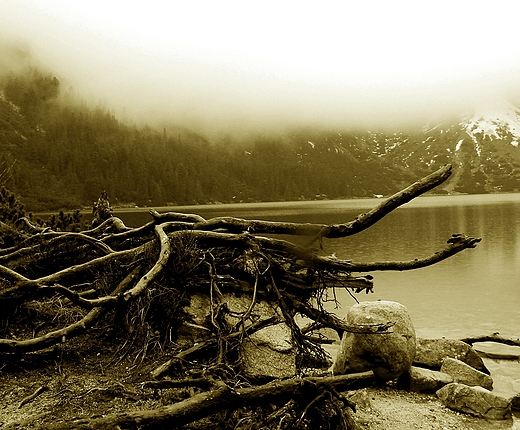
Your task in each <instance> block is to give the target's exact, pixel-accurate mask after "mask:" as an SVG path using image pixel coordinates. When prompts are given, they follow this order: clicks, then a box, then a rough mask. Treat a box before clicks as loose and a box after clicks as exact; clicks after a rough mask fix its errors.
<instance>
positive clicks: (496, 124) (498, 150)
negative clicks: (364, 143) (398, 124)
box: [370, 103, 520, 193]
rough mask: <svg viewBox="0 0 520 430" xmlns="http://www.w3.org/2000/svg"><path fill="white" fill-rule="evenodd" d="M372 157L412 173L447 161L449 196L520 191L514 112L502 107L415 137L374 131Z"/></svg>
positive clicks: (519, 126) (519, 135)
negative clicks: (450, 175) (450, 173)
mask: <svg viewBox="0 0 520 430" xmlns="http://www.w3.org/2000/svg"><path fill="white" fill-rule="evenodd" d="M370 140H372V143H373V145H374V148H375V149H374V151H375V152H376V153H377V155H378V157H380V158H382V159H385V160H386V161H389V162H392V163H394V164H397V165H401V166H403V167H406V168H407V169H412V170H415V171H418V172H422V171H423V170H424V171H426V170H431V169H432V168H434V167H437V166H440V165H443V164H446V163H451V164H453V166H454V171H455V174H454V175H453V178H452V179H451V180H450V181H449V182H448V183H447V184H445V185H444V187H443V188H444V190H445V191H446V192H449V193H457V192H460V193H483V192H514V191H520V145H519V143H520V109H518V108H517V107H516V106H514V105H512V104H510V103H508V104H503V105H501V106H496V105H495V106H493V107H492V108H488V109H484V110H478V111H475V112H472V113H470V114H469V115H467V116H465V117H463V118H462V119H455V120H451V121H446V122H444V123H442V124H436V125H435V126H427V127H424V128H423V129H422V131H421V132H420V133H416V134H405V133H394V134H392V135H387V134H383V133H379V134H377V133H374V134H372V135H371V137H370Z"/></svg>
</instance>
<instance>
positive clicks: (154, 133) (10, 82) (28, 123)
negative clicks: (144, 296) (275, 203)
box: [0, 69, 415, 211]
mask: <svg viewBox="0 0 520 430" xmlns="http://www.w3.org/2000/svg"><path fill="white" fill-rule="evenodd" d="M0 88H1V92H0V156H1V158H0V161H1V163H2V166H3V169H9V172H8V179H7V182H6V183H5V185H6V186H7V187H8V188H9V189H11V190H12V191H14V192H15V193H16V194H18V195H19V196H20V198H21V200H22V201H23V202H24V203H25V205H26V208H27V209H28V210H32V211H38V210H56V209H62V208H63V209H72V208H78V207H89V206H91V205H92V202H93V201H94V200H95V199H97V197H98V196H99V194H100V192H101V190H103V189H106V190H107V192H108V194H109V196H110V200H111V203H112V204H113V205H124V204H137V205H140V206H142V205H156V206H158V205H166V204H193V203H209V202H216V201H219V202H236V201H268V200H296V199H313V198H316V197H319V198H323V197H324V196H327V197H328V198H340V197H345V198H349V197H363V196H373V195H375V194H389V193H391V192H394V191H396V190H398V189H399V188H400V187H402V186H403V184H406V183H408V182H409V181H410V180H412V179H414V178H415V176H414V175H413V172H409V171H406V170H405V169H402V168H397V167H394V166H393V165H392V164H390V163H388V164H386V163H385V162H382V161H381V160H380V159H379V157H377V155H376V154H374V153H373V152H372V149H371V148H370V147H368V146H367V145H366V144H364V143H363V139H358V138H356V137H355V136H354V135H345V136H342V135H341V134H340V133H337V132H336V133H333V132H329V133H323V132H318V131H315V130H314V131H313V130H307V131H301V130H300V131H298V132H295V133H291V134H288V135H285V136H280V137H276V138H273V137H265V136H259V135H256V136H250V137H248V138H247V139H244V140H243V141H241V142H238V143H237V142H233V143H229V142H228V141H227V140H225V139H220V140H218V141H216V142H210V141H208V140H207V139H205V138H204V137H202V136H201V135H198V134H197V133H196V132H194V131H190V130H188V129H186V128H182V127H178V126H171V127H167V128H163V129H162V130H156V129H153V128H151V127H147V126H144V127H142V126H136V125H130V124H125V123H122V122H121V121H120V120H118V118H116V117H115V116H114V115H113V114H112V113H111V112H110V111H109V110H108V109H107V108H104V107H96V108H92V107H89V106H87V104H85V103H84V102H81V101H78V100H77V98H75V97H73V96H72V95H70V94H67V93H66V92H65V93H64V91H62V89H61V88H60V82H59V81H58V79H56V78H55V77H54V76H52V75H46V74H43V73H41V72H40V71H38V70H36V69H30V70H28V71H26V72H25V73H23V74H17V75H14V74H10V75H8V76H5V77H4V78H3V79H2V81H1V87H0ZM174 122H175V118H172V124H174Z"/></svg>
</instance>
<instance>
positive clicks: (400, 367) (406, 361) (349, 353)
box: [332, 301, 415, 380]
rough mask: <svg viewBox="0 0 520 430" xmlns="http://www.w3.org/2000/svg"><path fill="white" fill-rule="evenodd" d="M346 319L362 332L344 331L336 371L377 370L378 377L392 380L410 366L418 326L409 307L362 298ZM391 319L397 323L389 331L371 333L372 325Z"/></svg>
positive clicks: (334, 366)
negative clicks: (368, 300) (364, 300)
mask: <svg viewBox="0 0 520 430" xmlns="http://www.w3.org/2000/svg"><path fill="white" fill-rule="evenodd" d="M346 320H347V323H348V324H349V325H350V326H353V327H357V328H359V329H360V331H361V333H350V332H345V333H344V335H343V337H342V339H341V345H340V349H339V351H338V354H337V357H336V361H335V362H334V365H333V368H332V371H333V373H335V374H341V373H352V372H363V371H366V370H373V371H374V373H375V375H376V376H377V377H379V378H381V379H385V380H391V379H395V378H397V377H399V376H400V375H401V374H403V373H404V372H406V371H407V370H408V369H410V366H411V364H412V361H413V359H414V357H415V329H414V327H413V324H412V320H411V319H410V316H409V314H408V310H407V309H406V307H404V306H403V305H401V304H400V303H396V302H389V301H373V302H362V303H358V304H356V305H354V306H352V307H351V308H350V309H349V311H348V313H347V317H346ZM389 322H390V323H393V324H394V325H393V326H392V327H391V328H390V330H389V333H381V334H376V333H368V330H367V328H368V327H370V326H371V327H372V328H373V326H374V325H377V324H387V323H389ZM364 327H366V328H365V329H364Z"/></svg>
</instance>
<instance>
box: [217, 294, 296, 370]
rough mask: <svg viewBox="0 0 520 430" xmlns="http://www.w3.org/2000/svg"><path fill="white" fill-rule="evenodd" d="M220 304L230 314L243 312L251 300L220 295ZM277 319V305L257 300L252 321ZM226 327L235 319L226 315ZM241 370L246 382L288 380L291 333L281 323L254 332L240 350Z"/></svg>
mask: <svg viewBox="0 0 520 430" xmlns="http://www.w3.org/2000/svg"><path fill="white" fill-rule="evenodd" d="M222 301H223V302H226V303H227V306H228V309H229V310H230V311H231V312H233V313H241V312H242V313H243V312H245V311H246V310H247V309H248V308H249V306H250V304H251V296H249V295H246V294H224V295H223V297H222ZM272 316H278V317H280V319H283V316H282V312H281V310H280V308H279V307H278V305H276V304H275V303H270V302H267V301H264V300H259V301H258V302H257V303H256V304H255V307H254V309H253V315H252V318H254V320H257V319H265V318H270V317H272ZM226 319H227V321H228V323H229V324H230V325H234V324H236V323H238V322H239V320H240V319H239V318H237V317H232V316H230V315H228V316H227V317H226ZM239 352H240V359H241V370H242V372H243V374H244V376H246V377H247V378H251V379H266V378H267V379H271V378H290V377H292V376H294V375H296V372H297V368H296V352H297V351H296V348H295V346H294V344H293V338H292V331H291V329H290V327H289V326H288V325H287V324H285V323H280V324H276V325H272V326H268V327H265V328H263V329H261V330H258V331H256V332H254V333H252V334H251V335H250V336H248V337H247V338H246V339H244V340H243V342H242V344H241V346H240V351H239Z"/></svg>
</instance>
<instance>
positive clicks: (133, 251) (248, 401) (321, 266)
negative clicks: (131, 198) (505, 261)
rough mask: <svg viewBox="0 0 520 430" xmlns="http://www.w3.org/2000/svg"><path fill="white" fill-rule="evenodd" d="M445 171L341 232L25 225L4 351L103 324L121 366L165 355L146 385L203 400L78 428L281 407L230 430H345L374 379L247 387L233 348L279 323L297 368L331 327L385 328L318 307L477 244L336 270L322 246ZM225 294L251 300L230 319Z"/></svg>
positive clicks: (230, 221)
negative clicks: (206, 308)
mask: <svg viewBox="0 0 520 430" xmlns="http://www.w3.org/2000/svg"><path fill="white" fill-rule="evenodd" d="M450 174H451V166H445V167H443V168H441V169H440V170H438V171H436V172H434V173H433V174H431V175H429V176H427V177H425V178H423V179H421V180H419V181H417V182H416V183H414V184H412V185H411V186H409V187H408V188H406V189H404V190H402V191H400V192H399V193H397V194H395V195H393V196H392V197H390V198H388V199H387V200H385V201H383V202H382V203H381V204H380V205H379V206H377V207H376V208H374V209H373V210H371V211H369V212H367V213H365V214H362V215H360V216H358V217H357V218H356V219H355V220H353V221H351V222H348V223H345V224H335V225H319V224H299V223H282V222H269V221H257V220H254V221H250V220H244V219H238V218H229V217H221V218H213V219H209V220H206V219H204V218H202V217H200V216H198V215H190V214H180V213H173V212H168V213H158V212H156V211H154V210H152V211H150V214H151V216H152V218H153V219H152V221H151V222H149V223H148V224H146V225H143V226H141V227H139V228H128V227H126V226H125V225H124V224H123V222H122V221H121V220H120V219H118V218H116V217H111V218H109V219H108V220H106V221H105V222H103V223H102V224H101V225H99V226H97V227H96V228H94V229H92V230H88V231H83V232H81V233H63V232H54V231H50V230H45V229H41V228H37V227H35V226H33V225H31V223H30V222H29V221H28V220H22V221H21V222H23V223H24V229H25V230H24V233H23V234H22V235H20V237H19V243H18V244H17V245H16V246H14V247H12V248H9V249H3V250H1V251H0V264H1V266H0V279H1V284H0V308H1V309H0V311H1V312H0V315H1V320H0V335H3V338H2V339H0V353H2V354H4V355H12V354H20V353H29V352H35V351H41V350H44V349H46V348H49V347H53V346H56V345H61V344H63V343H64V342H67V341H69V340H70V339H72V338H73V337H75V336H78V335H84V336H88V335H89V332H90V331H91V330H92V328H93V327H95V326H96V324H99V323H100V321H101V320H103V321H104V324H107V327H111V328H107V330H109V329H112V330H115V331H117V332H118V333H124V336H119V337H118V339H122V340H121V342H120V345H119V354H118V356H119V359H122V358H123V357H124V356H125V355H127V354H129V353H130V352H131V353H132V355H133V356H134V357H135V358H134V364H135V365H136V366H138V365H139V364H140V363H141V362H143V360H144V359H145V358H146V356H147V355H148V354H150V353H151V352H152V351H155V352H156V351H162V356H165V357H166V358H167V359H166V358H165V359H164V362H163V363H162V364H160V365H159V366H157V367H154V368H153V369H150V370H151V376H152V377H153V379H155V380H156V382H155V384H159V385H154V383H152V382H150V383H149V387H150V388H153V387H155V389H157V387H158V386H160V383H165V385H163V386H162V387H166V386H167V384H170V385H172V384H173V385H175V384H179V385H181V386H197V387H198V389H200V390H202V391H201V392H200V393H199V394H197V395H194V396H193V397H191V398H189V399H187V400H184V401H182V402H180V403H177V404H174V405H171V407H168V408H167V409H164V410H154V411H140V412H139V413H138V412H136V413H134V414H122V415H121V416H120V415H117V416H111V417H105V419H104V420H102V421H100V420H98V421H96V420H92V421H91V422H90V421H89V422H86V423H83V424H82V425H84V426H85V428H118V427H117V426H121V425H129V423H134V425H139V426H141V427H140V428H145V427H146V426H148V427H149V428H152V427H153V425H158V424H157V423H158V422H160V423H162V424H164V423H166V422H170V423H171V422H175V423H176V425H181V423H182V424H186V423H189V422H191V421H195V420H198V419H200V418H201V417H203V416H205V415H208V414H212V413H216V412H217V411H222V410H227V411H228V412H229V411H233V410H236V409H238V408H243V407H249V408H251V410H257V409H258V408H260V407H261V406H262V405H266V404H276V405H278V407H277V408H276V409H275V410H272V409H271V410H270V411H269V413H266V412H265V411H264V413H263V415H262V416H261V417H259V418H258V420H257V422H256V424H251V425H249V426H246V421H247V420H244V422H243V425H242V427H240V426H238V424H237V427H236V428H261V427H259V426H258V423H262V426H263V427H262V428H271V427H272V428H294V426H296V427H298V426H302V428H303V425H304V423H305V425H307V426H309V425H310V426H311V427H312V428H318V427H316V426H315V424H316V423H317V422H318V421H319V422H321V423H324V422H327V423H329V424H328V426H329V427H321V428H353V426H354V424H353V421H352V419H351V418H352V417H351V412H348V411H351V408H352V405H351V404H350V403H349V401H348V400H347V399H345V398H344V397H343V396H342V395H341V394H340V393H339V392H338V390H339V389H340V388H345V387H346V386H348V385H349V384H350V383H351V382H352V381H353V380H355V381H360V380H361V381H363V380H366V379H369V380H370V379H371V378H373V376H372V375H368V376H367V375H361V376H359V377H358V378H357V379H356V377H350V379H349V377H337V378H318V379H312V378H311V379H309V378H300V379H291V380H288V381H283V382H276V381H275V382H271V383H270V384H267V385H259V386H250V385H248V384H249V383H248V384H246V382H245V380H244V378H243V377H241V375H240V360H239V356H238V354H237V350H238V348H239V345H241V343H242V342H243V341H244V339H247V338H248V336H250V335H251V334H252V333H254V332H255V331H258V330H260V329H261V328H264V327H266V326H269V325H273V324H278V323H280V322H284V323H285V324H286V325H287V326H288V327H289V328H290V330H291V332H292V339H293V342H294V345H295V346H296V348H297V350H298V354H299V357H300V360H299V361H298V363H300V366H301V367H303V364H302V363H304V362H305V359H304V357H308V356H309V355H311V356H319V355H320V354H321V353H323V350H322V348H321V346H320V343H319V342H320V340H319V339H317V338H316V336H312V331H313V330H316V329H319V328H323V327H330V328H332V329H334V330H336V331H337V332H338V334H340V335H341V334H342V333H343V332H344V331H346V330H347V331H348V330H356V331H360V330H361V331H363V330H365V331H367V332H370V330H384V329H386V328H387V327H349V326H348V325H347V324H346V323H345V322H344V321H343V320H341V319H339V318H338V317H336V316H335V315H334V314H331V313H328V312H326V311H325V310H324V308H323V306H322V303H323V300H324V297H325V295H326V292H327V290H330V289H334V288H345V289H347V290H349V291H350V292H355V293H359V292H362V291H365V292H367V293H368V292H370V291H372V288H373V283H372V277H371V276H370V275H362V273H366V272H369V271H374V270H408V269H414V268H419V267H424V266H427V265H431V264H434V263H437V262H438V261H441V260H443V259H446V258H448V257H450V256H452V255H454V254H456V253H458V252H460V251H462V250H464V249H466V248H473V247H475V246H476V244H477V242H479V241H480V239H476V238H472V237H467V236H465V235H461V234H457V235H453V236H452V237H451V238H450V239H449V240H448V243H447V246H446V247H445V248H444V249H442V250H440V251H438V252H436V253H434V254H432V255H431V256H427V257H425V258H419V259H414V260H412V261H396V262H388V261H385V262H369V263H355V262H352V261H348V260H341V259H337V258H335V257H334V256H323V255H320V253H319V248H320V246H318V245H320V244H321V240H322V239H323V238H340V237H345V236H349V235H353V234H356V233H358V232H360V231H362V230H364V229H366V228H368V227H370V226H371V225H373V224H374V223H376V222H377V221H378V220H380V219H381V218H382V217H384V216H385V215H387V214H388V213H390V212H391V211H393V210H394V209H396V208H397V207H399V206H401V205H402V204H404V203H406V202H409V201H410V200H412V199H413V198H415V197H417V196H419V195H421V194H423V193H424V192H426V191H428V190H430V189H432V188H434V187H435V186H437V185H439V184H440V183H442V182H443V181H445V180H446V179H447V178H448V177H449V176H450ZM277 235H293V236H306V237H308V240H307V243H306V245H296V244H294V243H291V242H289V241H287V240H281V239H279V238H277V237H276V236H277ZM229 292H232V293H240V294H242V295H245V296H246V297H248V300H249V304H248V306H247V307H246V308H245V309H244V310H242V311H241V312H238V313H237V312H234V311H232V310H230V309H229V307H228V306H227V303H226V301H225V294H226V293H229ZM194 294H203V295H205V296H206V297H208V299H209V301H210V317H209V318H208V321H206V323H205V324H199V325H198V326H197V324H191V325H192V326H197V327H195V328H196V329H198V330H200V331H202V332H204V333H205V337H204V340H202V341H200V342H198V343H196V344H193V345H182V343H180V342H178V331H179V328H180V327H181V326H182V325H183V324H184V323H186V315H185V313H184V312H183V309H184V308H185V307H186V305H187V304H188V303H189V300H190V298H191V297H193V295H194ZM261 300H267V301H268V302H270V303H276V305H277V306H278V307H279V310H280V312H279V313H278V314H277V315H276V316H274V317H273V316H271V317H269V318H258V316H257V315H256V312H255V309H256V307H257V306H258V303H259V302H260V301H261ZM297 315H303V316H305V317H307V318H309V319H310V320H312V324H310V325H309V326H307V327H305V328H303V329H302V328H300V327H299V326H298V325H297V324H296V322H295V317H296V316H297ZM24 318H25V321H27V323H28V324H27V325H26V328H25V330H20V329H19V328H20V325H15V324H14V322H15V321H24ZM107 321H108V323H107ZM29 324H30V326H29ZM17 330H18V331H17ZM194 357H197V360H198V361H197V363H198V364H197V365H196V366H195V367H196V370H194V371H193V372H192V374H193V377H191V378H188V379H185V378H184V379H182V380H181V381H177V382H176V381H172V380H164V381H161V378H163V377H164V376H165V375H168V374H169V375H170V376H171V375H175V374H176V369H177V368H178V366H179V363H182V366H183V368H184V370H186V369H185V368H186V367H189V366H190V364H189V363H190V362H188V361H186V360H187V359H188V358H190V359H193V358H194ZM191 363H192V364H193V362H191ZM201 363H204V366H202V365H201ZM202 369H203V370H202ZM184 374H186V372H184ZM289 393H290V394H291V395H289ZM209 399H211V401H209ZM194 411H195V412H194ZM123 415H124V416H123ZM180 416H182V417H184V418H182V419H181V418H179V417H180ZM238 421H239V420H238ZM311 423H314V424H311ZM235 424H236V423H235ZM78 425H79V423H78ZM320 425H321V424H320ZM291 426H293V427H291ZM121 428H123V427H121ZM124 428H127V427H124ZM128 428H132V427H128ZM309 428H310V427H309Z"/></svg>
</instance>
